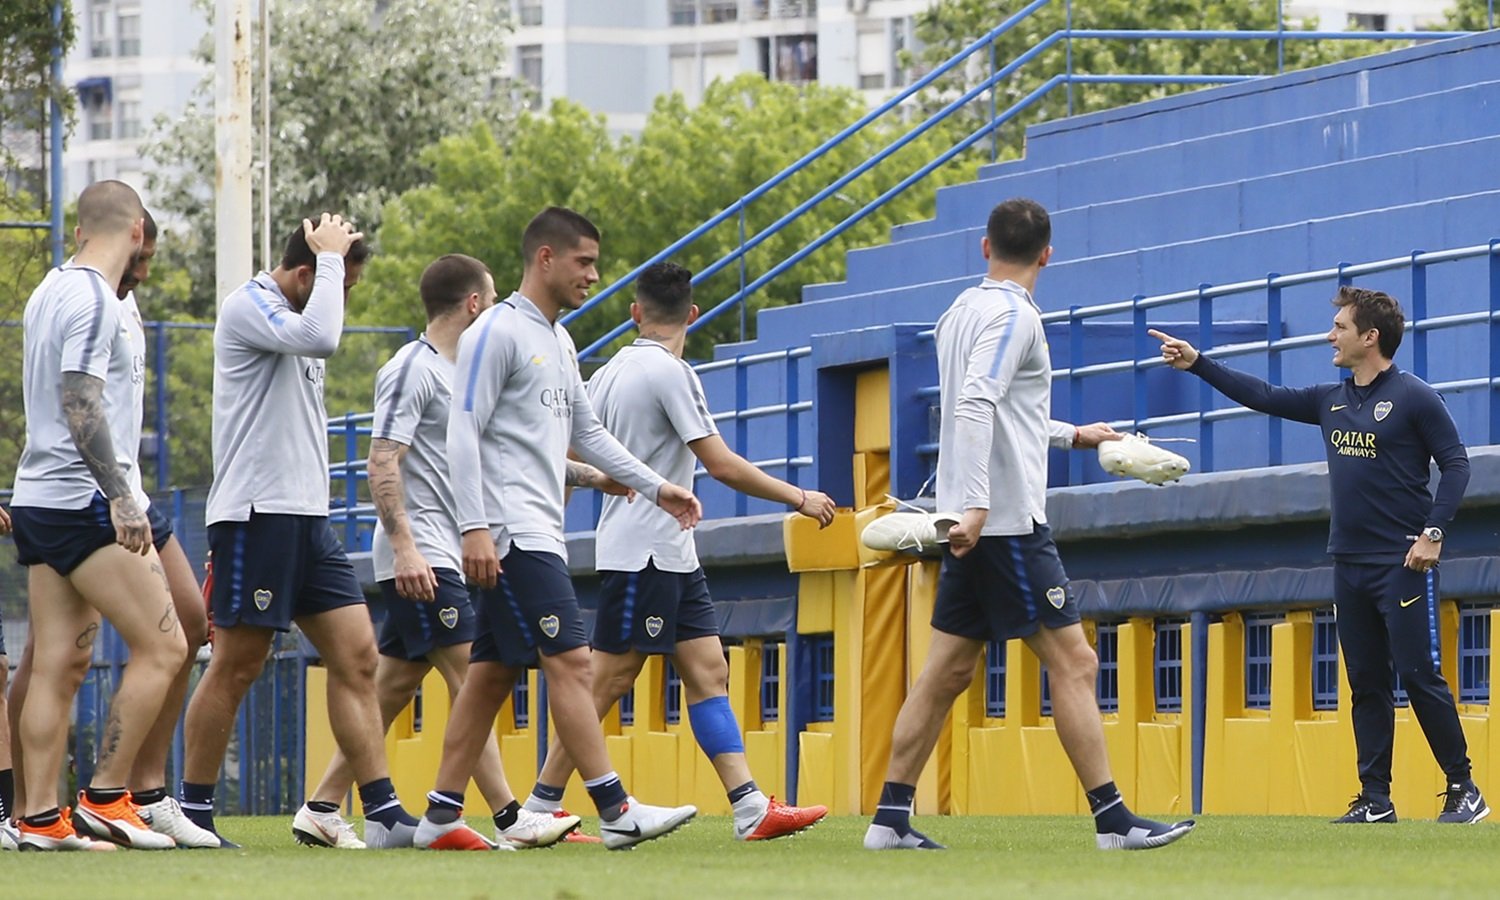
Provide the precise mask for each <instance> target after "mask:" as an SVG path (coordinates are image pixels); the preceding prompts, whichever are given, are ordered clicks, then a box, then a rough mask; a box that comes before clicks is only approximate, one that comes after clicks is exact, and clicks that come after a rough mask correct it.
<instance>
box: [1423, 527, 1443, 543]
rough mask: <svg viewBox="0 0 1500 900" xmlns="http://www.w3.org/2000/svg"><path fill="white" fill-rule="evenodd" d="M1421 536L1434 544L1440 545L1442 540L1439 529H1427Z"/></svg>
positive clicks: (1441, 532) (1441, 531) (1441, 530)
mask: <svg viewBox="0 0 1500 900" xmlns="http://www.w3.org/2000/svg"><path fill="white" fill-rule="evenodd" d="M1422 534H1423V535H1424V536H1426V538H1427V539H1428V540H1429V541H1432V542H1433V543H1434V544H1436V543H1440V542H1441V541H1442V540H1443V529H1441V528H1428V529H1426V530H1425V531H1423V532H1422Z"/></svg>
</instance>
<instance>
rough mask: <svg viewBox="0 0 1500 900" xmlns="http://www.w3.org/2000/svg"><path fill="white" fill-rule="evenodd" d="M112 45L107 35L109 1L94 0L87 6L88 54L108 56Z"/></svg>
mask: <svg viewBox="0 0 1500 900" xmlns="http://www.w3.org/2000/svg"><path fill="white" fill-rule="evenodd" d="M113 47H114V42H113V41H112V40H111V39H110V35H109V2H108V0H94V2H93V3H92V4H91V5H90V6H89V55H90V56H109V55H110V51H111V50H112V49H113Z"/></svg>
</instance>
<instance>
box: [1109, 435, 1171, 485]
mask: <svg viewBox="0 0 1500 900" xmlns="http://www.w3.org/2000/svg"><path fill="white" fill-rule="evenodd" d="M1099 465H1100V466H1101V467H1102V468H1103V469H1104V471H1106V472H1108V473H1109V474H1111V475H1118V476H1120V477H1121V478H1138V479H1140V480H1141V481H1144V482H1146V483H1147V484H1166V483H1167V482H1169V481H1176V480H1177V479H1179V478H1181V477H1182V476H1184V475H1186V474H1187V473H1188V471H1189V470H1190V469H1192V465H1191V464H1190V463H1188V461H1187V458H1186V457H1183V456H1179V455H1178V454H1176V453H1173V452H1172V451H1171V450H1167V449H1165V448H1163V447H1162V446H1161V445H1159V444H1153V443H1151V439H1150V438H1148V437H1146V436H1145V435H1144V434H1127V435H1125V437H1124V438H1123V439H1121V440H1118V441H1105V442H1104V443H1102V444H1100V445H1099Z"/></svg>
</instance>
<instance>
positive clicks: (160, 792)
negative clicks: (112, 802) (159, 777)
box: [130, 787, 167, 806]
mask: <svg viewBox="0 0 1500 900" xmlns="http://www.w3.org/2000/svg"><path fill="white" fill-rule="evenodd" d="M165 799H167V789H166V788H164V787H159V788H152V789H151V790H149V791H131V792H130V802H131V803H134V804H135V805H136V806H150V805H151V804H153V803H160V802H162V801H163V800H165Z"/></svg>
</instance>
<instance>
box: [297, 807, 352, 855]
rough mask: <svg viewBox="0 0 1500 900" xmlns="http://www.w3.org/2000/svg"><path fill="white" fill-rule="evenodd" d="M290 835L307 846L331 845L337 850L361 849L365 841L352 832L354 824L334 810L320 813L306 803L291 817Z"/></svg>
mask: <svg viewBox="0 0 1500 900" xmlns="http://www.w3.org/2000/svg"><path fill="white" fill-rule="evenodd" d="M292 837H294V838H296V839H297V843H299V844H303V845H305V846H308V847H333V848H336V849H338V850H363V849H365V842H364V841H362V840H360V839H359V838H358V837H356V836H355V834H354V826H352V825H350V824H349V823H348V822H345V821H344V817H343V816H341V815H339V814H338V813H336V812H330V813H321V812H313V811H312V810H311V809H308V807H307V804H306V803H304V804H302V808H301V809H299V810H297V815H296V817H294V818H293V819H292Z"/></svg>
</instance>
